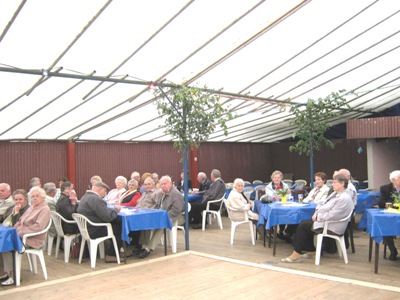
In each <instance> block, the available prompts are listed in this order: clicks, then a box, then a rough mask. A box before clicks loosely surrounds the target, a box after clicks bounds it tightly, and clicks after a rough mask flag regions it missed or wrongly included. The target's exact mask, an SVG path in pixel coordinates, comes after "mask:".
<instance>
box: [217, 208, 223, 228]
mask: <svg viewBox="0 0 400 300" xmlns="http://www.w3.org/2000/svg"><path fill="white" fill-rule="evenodd" d="M217 221H218V225H219V228H221V230H222V229H224V227H223V226H222V219H221V214H220V213H219V212H218V213H217Z"/></svg>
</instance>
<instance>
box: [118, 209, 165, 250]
mask: <svg viewBox="0 0 400 300" xmlns="http://www.w3.org/2000/svg"><path fill="white" fill-rule="evenodd" d="M118 217H119V218H120V220H121V226H122V233H121V238H122V240H124V241H125V242H127V243H128V244H129V232H130V231H137V230H152V229H159V228H169V229H171V228H172V222H171V219H170V218H169V216H168V212H167V211H166V210H162V209H150V208H140V209H133V208H132V209H123V210H121V211H120V212H119V214H118Z"/></svg>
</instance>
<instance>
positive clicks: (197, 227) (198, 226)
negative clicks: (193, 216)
mask: <svg viewBox="0 0 400 300" xmlns="http://www.w3.org/2000/svg"><path fill="white" fill-rule="evenodd" d="M192 228H193V229H202V228H203V226H202V225H201V224H193V225H192Z"/></svg>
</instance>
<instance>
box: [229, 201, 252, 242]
mask: <svg viewBox="0 0 400 300" xmlns="http://www.w3.org/2000/svg"><path fill="white" fill-rule="evenodd" d="M224 203H225V207H226V210H227V211H228V216H229V219H230V220H231V245H233V240H234V238H235V230H236V227H237V226H239V225H241V224H249V227H250V234H251V243H252V245H255V244H256V243H255V240H254V228H253V226H254V224H253V222H252V220H250V219H249V214H248V212H247V211H243V215H244V220H243V221H233V220H232V218H231V211H239V210H238V209H235V208H233V207H232V206H230V205H229V202H228V200H227V199H224Z"/></svg>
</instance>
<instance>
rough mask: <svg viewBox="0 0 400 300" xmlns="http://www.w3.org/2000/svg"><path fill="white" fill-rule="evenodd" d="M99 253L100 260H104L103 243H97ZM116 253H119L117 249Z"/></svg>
mask: <svg viewBox="0 0 400 300" xmlns="http://www.w3.org/2000/svg"><path fill="white" fill-rule="evenodd" d="M99 251H100V258H101V259H104V258H105V250H104V241H103V242H101V243H99ZM118 252H119V249H118ZM96 256H97V255H96Z"/></svg>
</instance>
